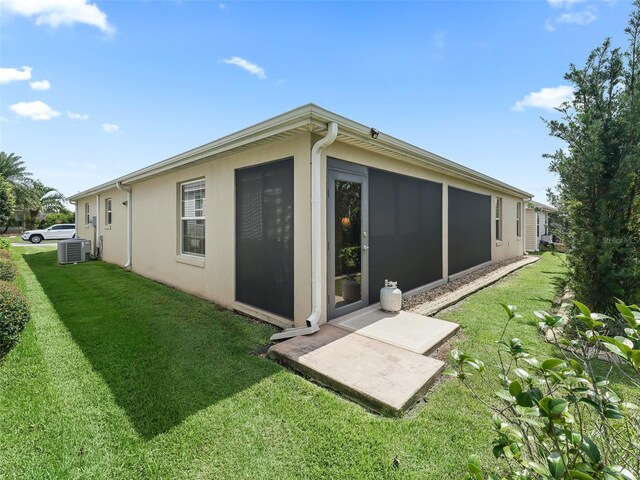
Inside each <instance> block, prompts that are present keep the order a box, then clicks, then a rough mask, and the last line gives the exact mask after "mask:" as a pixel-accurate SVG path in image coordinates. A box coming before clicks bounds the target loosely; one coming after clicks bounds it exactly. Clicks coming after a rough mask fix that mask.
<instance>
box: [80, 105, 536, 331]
mask: <svg viewBox="0 0 640 480" xmlns="http://www.w3.org/2000/svg"><path fill="white" fill-rule="evenodd" d="M530 198H531V195H530V194H529V193H527V192H524V191H522V190H520V189H517V188H515V187H512V186H510V185H507V184H505V183H503V182H501V181H499V180H496V179H494V178H491V177H488V176H487V175H483V174H481V173H479V172H476V171H474V170H471V169H469V168H467V167H464V166H462V165H459V164H457V163H454V162H452V161H450V160H447V159H445V158H442V157H440V156H438V155H434V154H432V153H430V152H427V151H425V150H422V149H421V148H418V147H415V146H413V145H410V144H408V143H405V142H403V141H401V140H398V139H397V138H394V137H391V136H389V135H386V134H384V133H382V132H378V131H377V130H376V129H374V128H371V127H369V126H365V125H362V124H360V123H357V122H354V121H352V120H349V119H347V118H344V117H341V116H339V115H336V114H334V113H332V112H329V111H327V110H324V109H322V108H320V107H318V106H316V105H312V104H309V105H305V106H303V107H300V108H297V109H295V110H292V111H290V112H287V113H284V114H282V115H279V116H277V117H275V118H272V119H270V120H267V121H264V122H262V123H259V124H257V125H254V126H252V127H249V128H247V129H244V130H241V131H239V132H237V133H234V134H231V135H228V136H226V137H223V138H220V139H219V140H216V141H214V142H212V143H209V144H206V145H203V146H201V147H198V148H195V149H193V150H190V151H187V152H185V153H182V154H180V155H176V156H175V157H171V158H169V159H167V160H164V161H162V162H159V163H156V164H154V165H151V166H149V167H146V168H143V169H141V170H138V171H135V172H133V173H130V174H128V175H125V176H123V177H120V178H117V179H115V180H113V181H111V182H108V183H105V184H103V185H99V186H96V187H94V188H91V189H89V190H86V191H84V192H81V193H78V194H77V195H74V196H72V197H71V200H72V201H73V202H74V203H75V204H76V219H77V232H78V236H79V237H82V238H87V239H91V240H92V241H93V243H94V245H95V246H96V247H97V253H99V254H100V256H101V258H102V259H103V260H105V261H107V262H112V263H115V264H118V265H121V266H123V267H125V268H129V269H131V270H132V271H134V272H136V273H139V274H140V275H144V276H146V277H149V278H152V279H155V280H157V281H160V282H162V283H165V284H168V285H171V286H174V287H176V288H179V289H181V290H185V291H187V292H190V293H192V294H195V295H198V296H201V297H204V298H207V299H210V300H212V301H214V302H217V303H219V304H220V305H223V306H225V307H228V308H232V309H235V310H237V311H240V312H243V313H245V314H248V315H251V316H254V317H257V318H260V319H263V320H265V321H267V322H271V323H273V324H275V325H278V326H280V327H283V328H285V329H291V330H286V331H285V333H284V334H283V335H282V336H283V337H284V336H291V335H294V334H299V333H310V332H313V331H315V330H317V328H318V326H319V325H320V324H322V323H324V322H327V321H330V320H331V319H333V318H336V317H339V316H341V315H343V314H345V313H349V312H352V311H354V310H357V309H361V308H365V307H367V306H369V305H372V304H375V303H376V302H377V301H378V299H379V290H380V288H381V287H382V286H384V280H385V279H391V280H396V281H398V283H399V287H400V288H401V289H402V290H403V291H404V292H409V291H416V290H419V289H426V288H432V287H434V286H437V285H441V284H443V283H445V282H447V281H448V280H450V279H452V278H455V277H456V276H459V275H460V274H462V273H464V272H467V271H469V270H471V269H474V268H478V267H479V266H481V265H485V264H487V263H489V262H493V261H499V260H503V259H507V258H510V257H514V256H519V255H522V254H524V252H525V245H524V240H523V232H524V231H525V229H526V226H525V221H524V220H525V216H524V212H525V208H524V205H525V203H526V202H528V201H529V200H530Z"/></svg>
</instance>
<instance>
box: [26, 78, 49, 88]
mask: <svg viewBox="0 0 640 480" xmlns="http://www.w3.org/2000/svg"><path fill="white" fill-rule="evenodd" d="M29 85H30V86H31V88H32V89H33V90H49V89H50V88H51V84H50V83H49V80H37V81H35V82H29Z"/></svg>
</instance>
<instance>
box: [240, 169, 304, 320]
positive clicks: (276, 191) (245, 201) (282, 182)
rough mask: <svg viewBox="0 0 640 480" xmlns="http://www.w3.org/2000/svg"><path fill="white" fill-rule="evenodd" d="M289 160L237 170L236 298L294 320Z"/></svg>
mask: <svg viewBox="0 0 640 480" xmlns="http://www.w3.org/2000/svg"><path fill="white" fill-rule="evenodd" d="M293 280H294V278H293V158H289V159H286V160H280V161H277V162H272V163H267V164H263V165H258V166H256V167H250V168H245V169H242V170H236V299H237V300H238V301H240V302H242V303H246V304H248V305H252V306H254V307H258V308H261V309H263V310H266V311H269V312H273V313H275V314H277V315H280V316H282V317H285V318H289V319H293V294H294V291H293Z"/></svg>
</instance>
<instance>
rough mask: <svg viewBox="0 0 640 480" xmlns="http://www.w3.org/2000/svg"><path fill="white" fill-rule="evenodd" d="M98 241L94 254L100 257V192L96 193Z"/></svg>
mask: <svg viewBox="0 0 640 480" xmlns="http://www.w3.org/2000/svg"><path fill="white" fill-rule="evenodd" d="M95 232H96V241H95V243H94V244H93V255H94V257H98V252H99V250H98V243H99V242H100V194H99V193H96V228H95Z"/></svg>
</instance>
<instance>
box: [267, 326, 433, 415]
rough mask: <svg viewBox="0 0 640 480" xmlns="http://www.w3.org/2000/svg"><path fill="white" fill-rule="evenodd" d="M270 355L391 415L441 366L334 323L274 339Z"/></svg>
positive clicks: (406, 405)
mask: <svg viewBox="0 0 640 480" xmlns="http://www.w3.org/2000/svg"><path fill="white" fill-rule="evenodd" d="M269 356H271V357H272V358H274V359H276V360H278V361H280V362H282V363H284V364H286V365H288V366H289V367H291V368H293V369H294V370H297V371H300V372H302V373H303V374H305V375H308V376H309V377H311V378H312V379H314V380H316V381H317V382H319V383H321V384H323V385H326V386H328V387H330V388H332V389H333V390H336V391H338V392H341V393H343V394H345V395H346V396H348V397H350V398H351V399H353V400H355V401H357V402H359V403H361V404H363V405H365V406H366V407H368V408H371V409H372V410H374V411H377V412H379V413H382V414H385V415H392V416H397V415H400V414H401V413H402V412H404V411H405V410H406V409H407V408H409V407H410V406H411V405H413V404H414V403H415V401H417V400H418V399H419V398H421V397H422V396H423V395H424V393H425V392H426V391H427V389H428V388H429V387H430V386H431V384H432V383H433V382H434V381H435V380H436V379H437V378H438V377H439V374H440V372H441V371H442V369H443V368H444V363H443V362H441V361H440V360H436V359H433V358H429V357H426V356H424V355H421V354H417V353H414V352H411V351H408V350H405V349H404V348H400V347H397V346H395V345H390V344H389V343H386V342H381V341H379V340H376V339H373V338H369V337H367V336H364V335H360V334H358V333H352V332H349V331H348V330H345V329H343V328H338V327H335V326H333V325H324V326H322V327H321V328H320V331H319V332H317V333H315V334H313V335H309V336H300V337H295V338H291V339H289V340H287V341H285V342H282V343H279V344H277V345H274V346H273V347H271V348H270V349H269Z"/></svg>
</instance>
